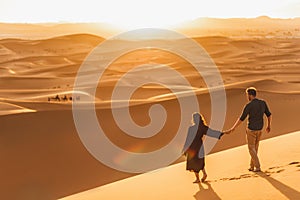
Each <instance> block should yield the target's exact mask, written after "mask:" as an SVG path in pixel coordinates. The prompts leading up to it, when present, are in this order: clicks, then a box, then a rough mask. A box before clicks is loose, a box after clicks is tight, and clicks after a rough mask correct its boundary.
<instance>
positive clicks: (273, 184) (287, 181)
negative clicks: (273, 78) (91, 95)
mask: <svg viewBox="0 0 300 200" xmlns="http://www.w3.org/2000/svg"><path fill="white" fill-rule="evenodd" d="M226 137H233V136H226ZM299 141H300V132H295V133H290V134H287V135H284V136H279V137H276V138H272V139H268V140H265V141H263V142H261V145H260V149H261V151H260V152H261V153H260V157H261V161H262V164H263V172H259V173H252V172H248V170H247V167H248V162H249V155H248V149H247V146H246V145H245V146H241V147H237V148H233V149H229V150H226V151H222V152H219V153H215V154H211V155H209V156H208V157H207V159H206V163H207V171H208V174H209V177H208V180H207V182H206V183H200V184H193V183H192V182H193V180H194V177H193V174H192V173H189V172H187V171H185V163H179V164H176V165H173V166H170V167H166V168H163V169H160V170H157V171H154V172H150V173H146V174H142V175H139V176H135V177H132V178H128V179H125V180H122V181H117V182H115V183H111V184H108V185H105V186H102V187H98V188H94V189H91V190H87V191H84V192H81V193H78V194H75V195H72V196H69V197H66V198H62V199H66V200H67V199H70V200H71V199H74V200H75V199H87V200H92V199H112V200H113V199H132V200H134V199H145V200H147V199H170V200H171V199H196V200H198V199H210V200H218V199H245V200H247V199H278V200H279V199H299V198H300V184H299V181H298V179H299V174H300V161H299V159H300V152H299V150H298V146H299V145H300V142H299ZM274 147H276V148H274ZM233 160H234V162H232V161H233Z"/></svg>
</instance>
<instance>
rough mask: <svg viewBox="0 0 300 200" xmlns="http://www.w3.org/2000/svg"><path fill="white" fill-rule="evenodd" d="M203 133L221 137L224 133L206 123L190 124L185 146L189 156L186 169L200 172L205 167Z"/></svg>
mask: <svg viewBox="0 0 300 200" xmlns="http://www.w3.org/2000/svg"><path fill="white" fill-rule="evenodd" d="M203 135H207V136H209V137H214V138H218V139H220V138H221V136H222V135H223V133H222V132H220V131H215V130H212V129H210V128H209V127H208V126H206V125H204V124H200V126H199V125H193V126H190V127H189V132H188V136H187V140H186V142H185V147H184V148H185V149H186V150H185V154H186V156H187V162H186V170H189V171H194V172H199V171H200V170H203V169H204V166H205V160H204V155H205V152H204V148H202V149H201V147H202V145H203V141H202V138H203ZM189 144H190V145H189ZM186 147H187V148H186ZM200 150H201V152H200ZM199 152H200V153H199Z"/></svg>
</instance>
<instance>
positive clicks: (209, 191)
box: [194, 182, 221, 200]
mask: <svg viewBox="0 0 300 200" xmlns="http://www.w3.org/2000/svg"><path fill="white" fill-rule="evenodd" d="M202 184H205V185H206V186H207V188H204V187H203V185H202ZM194 197H195V199H196V200H205V199H207V200H221V198H220V197H219V196H218V194H217V193H216V192H215V191H214V190H213V188H212V187H211V185H210V183H208V182H204V183H199V191H198V192H197V193H196V194H195V195H194Z"/></svg>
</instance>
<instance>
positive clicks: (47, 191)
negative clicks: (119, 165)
mask: <svg viewBox="0 0 300 200" xmlns="http://www.w3.org/2000/svg"><path fill="white" fill-rule="evenodd" d="M195 40H196V41H197V42H199V43H200V44H201V45H202V46H203V47H204V48H205V49H206V50H207V52H208V53H209V54H210V55H211V57H212V58H213V59H214V61H215V62H216V64H217V66H218V67H219V70H220V73H221V75H222V77H223V80H224V83H225V87H226V94H227V106H228V110H227V113H226V122H225V126H224V129H227V128H230V127H231V126H232V124H233V123H234V121H235V120H236V118H237V117H238V116H239V115H240V113H241V110H242V108H243V106H244V104H245V103H247V100H246V98H245V94H244V90H245V88H246V87H249V86H255V87H257V88H258V90H259V97H260V98H263V99H265V100H267V102H268V103H269V106H270V109H271V111H272V113H273V124H272V132H271V134H264V135H263V139H267V138H271V137H275V136H278V135H282V134H286V133H289V132H292V131H297V130H300V124H299V122H298V120H297V119H298V116H299V112H300V107H299V103H300V84H299V83H300V82H299V64H300V63H299V56H300V39H299V38H297V37H275V38H256V37H251V38H244V37H240V38H229V37H216V36H214V37H201V38H195ZM101 41H103V38H100V37H97V36H93V35H88V34H77V35H66V36H61V37H55V38H49V39H32V40H23V39H3V40H0V109H1V113H0V129H1V132H0V163H1V170H0V177H1V181H0V194H1V198H3V199H30V200H32V199H57V198H61V197H64V196H68V195H71V194H74V193H78V192H81V191H85V190H88V189H91V188H95V187H99V186H102V185H105V184H108V183H112V182H114V181H117V180H121V179H123V178H127V177H129V176H133V175H135V174H127V173H123V172H118V171H115V170H112V169H110V168H108V167H106V166H105V165H103V164H102V163H100V162H98V161H97V160H96V159H94V158H93V157H92V156H91V155H90V154H89V153H88V151H87V150H86V149H85V147H84V146H83V145H82V143H81V141H80V139H79V137H78V134H77V132H76V129H75V126H74V121H73V116H72V110H71V108H72V107H71V101H54V100H53V99H52V100H51V101H50V102H49V101H48V98H49V97H50V98H53V97H54V96H56V95H59V96H60V97H63V96H64V95H66V96H68V97H70V96H71V95H72V89H73V82H74V78H75V75H76V72H77V70H78V68H79V67H80V65H81V63H82V62H83V60H84V58H85V57H86V56H87V55H88V53H89V52H90V51H91V50H92V49H93V48H94V47H95V46H96V45H98V44H99V43H100V42H101ZM116 42H120V41H116ZM108 55H109V51H108V52H107V54H105V55H104V58H105V57H106V56H108ZM145 63H160V64H166V65H168V66H171V67H173V68H174V69H176V70H178V72H180V73H182V74H183V75H184V76H186V77H187V79H188V80H189V81H190V82H191V84H192V85H193V88H194V89H195V92H196V93H197V98H198V100H199V104H200V109H201V112H202V113H203V114H204V116H205V117H206V119H207V121H208V122H209V121H210V116H211V108H210V104H211V102H210V96H209V94H208V93H207V89H206V85H205V83H204V82H203V79H202V78H201V77H198V76H197V73H195V70H193V69H192V68H191V66H190V65H188V64H187V63H185V62H184V60H183V59H182V58H181V59H180V58H176V56H174V55H172V54H170V53H168V52H162V51H157V50H156V51H150V50H145V51H136V52H132V53H130V54H127V55H124V56H123V57H121V58H120V59H118V60H116V62H115V63H114V64H112V66H110V68H109V69H108V70H107V71H106V73H105V75H104V77H103V78H102V79H101V84H100V85H99V87H98V91H97V103H96V108H97V114H98V115H99V116H100V117H99V116H98V117H99V119H101V123H102V125H104V128H106V129H107V130H108V131H107V133H108V137H109V138H110V139H111V140H112V141H113V142H115V143H116V144H117V145H118V146H120V147H121V148H124V149H127V150H132V149H134V150H135V151H140V152H143V151H152V150H155V149H158V148H160V147H162V146H164V145H165V144H166V143H168V142H169V141H170V139H171V138H172V136H173V135H172V134H173V133H174V132H176V131H177V129H176V128H177V127H176V126H174V124H176V120H178V117H179V116H180V112H179V111H178V102H177V101H176V99H174V95H172V94H170V90H166V89H164V88H162V87H158V86H156V85H148V86H147V87H143V88H140V89H138V90H137V92H136V93H135V94H134V95H133V99H132V100H133V101H132V102H133V103H132V105H131V108H130V111H131V113H132V115H133V117H134V120H135V121H136V122H137V123H139V124H140V125H146V124H147V123H149V119H148V118H147V117H145V116H147V113H148V109H149V106H150V105H152V104H154V103H155V102H159V103H161V104H162V105H163V106H165V107H166V109H167V111H168V116H170V117H169V118H168V123H166V126H165V127H164V129H163V130H162V131H161V132H160V133H159V134H157V135H156V137H153V138H150V139H149V140H138V139H135V138H131V137H128V136H127V135H126V134H124V133H123V132H122V131H120V129H119V128H118V127H117V126H116V123H115V122H114V120H113V119H112V117H111V111H110V110H109V109H108V108H109V106H110V100H111V99H110V97H111V91H112V89H113V87H114V84H115V83H116V81H117V80H118V79H119V78H120V77H121V76H122V75H123V74H124V73H126V72H127V71H128V70H129V69H131V68H132V67H134V66H135V65H138V64H145ZM95 70H97V68H95V69H93V70H91V71H90V72H88V73H87V74H86V75H87V76H88V75H89V74H92V73H94V72H95ZM152 70H154V69H142V70H140V71H139V73H137V74H135V75H134V76H132V78H131V79H129V80H126V84H124V86H123V87H124V89H126V87H134V80H135V78H139V79H148V80H150V81H151V80H152V81H155V78H156V77H153V76H147V75H148V74H151V72H152ZM155 70H156V69H155ZM157 70H160V69H157ZM161 78H166V77H165V76H164V74H163V73H162V74H161ZM167 78H168V81H169V83H170V85H172V86H173V87H180V86H181V83H180V82H178V80H176V79H174V78H173V77H167ZM183 90H184V88H183ZM136 102H138V103H136ZM28 111H30V112H28ZM32 111H35V112H32ZM101 116H103V117H102V118H101ZM245 124H246V123H244V124H243V125H242V126H240V127H239V128H238V129H237V130H236V133H235V136H234V137H224V138H223V139H222V141H220V142H219V143H218V144H217V145H216V146H215V148H214V149H213V152H218V151H221V150H225V149H229V148H232V147H236V146H239V145H243V144H245V135H244V130H245ZM136 146H139V147H142V148H138V149H137V148H135V147H136ZM287 164H288V163H287ZM235 176H240V174H238V173H237V174H236V175H235ZM220 178H222V177H221V176H220V177H219V179H220ZM229 178H230V177H229ZM195 193H196V191H195Z"/></svg>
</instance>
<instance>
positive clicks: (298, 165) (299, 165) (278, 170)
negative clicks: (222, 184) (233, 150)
mask: <svg viewBox="0 0 300 200" xmlns="http://www.w3.org/2000/svg"><path fill="white" fill-rule="evenodd" d="M286 167H296V168H298V169H297V171H300V162H297V161H294V162H291V163H289V164H287V165H283V166H275V167H270V168H269V169H267V170H265V171H263V172H258V173H262V174H264V175H266V176H271V175H272V174H278V173H281V172H283V171H285V169H284V168H286ZM255 177H259V175H258V174H257V173H251V174H250V173H249V174H242V175H240V176H238V177H230V178H221V179H217V180H209V181H207V182H218V181H233V180H240V179H244V178H255Z"/></svg>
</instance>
